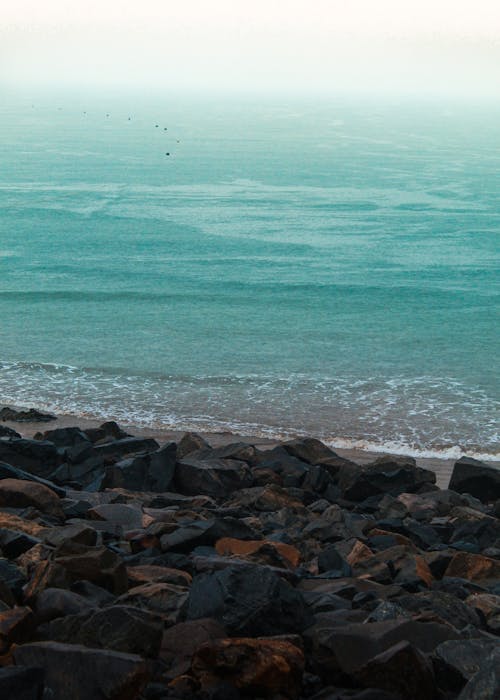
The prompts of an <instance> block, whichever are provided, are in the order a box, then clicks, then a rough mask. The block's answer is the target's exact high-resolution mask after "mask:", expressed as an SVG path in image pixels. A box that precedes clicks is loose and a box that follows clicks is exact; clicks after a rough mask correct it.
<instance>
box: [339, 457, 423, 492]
mask: <svg viewBox="0 0 500 700" xmlns="http://www.w3.org/2000/svg"><path fill="white" fill-rule="evenodd" d="M435 482H436V475H435V473H434V472H431V471H429V470H427V469H422V468H421V467H417V466H416V463H415V460H414V459H413V458H411V457H404V458H397V457H387V456H382V457H379V458H378V459H377V460H375V462H373V463H372V464H368V465H366V466H364V467H357V466H352V465H349V466H348V467H343V468H341V470H340V472H339V486H340V488H341V491H342V495H343V497H344V498H345V499H347V500H350V501H364V500H365V499H366V498H368V497H370V496H373V495H375V494H386V493H388V494H390V495H392V496H398V495H399V494H400V493H419V492H420V491H421V490H422V489H423V488H428V487H429V486H430V485H433V484H435Z"/></svg>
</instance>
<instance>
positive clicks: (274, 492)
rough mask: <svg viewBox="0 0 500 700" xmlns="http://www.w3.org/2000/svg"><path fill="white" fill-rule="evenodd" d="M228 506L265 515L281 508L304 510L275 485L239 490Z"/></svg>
mask: <svg viewBox="0 0 500 700" xmlns="http://www.w3.org/2000/svg"><path fill="white" fill-rule="evenodd" d="M228 505H231V506H241V507H243V508H245V507H247V508H252V509H255V510H257V511H260V512H265V513H272V512H275V511H277V510H281V509H282V508H290V509H292V510H295V511H297V510H304V504H303V503H302V502H301V501H300V500H298V499H297V498H296V497H295V496H293V495H291V494H290V493H288V491H286V489H283V488H281V487H279V486H277V485H276V484H271V485H270V486H256V487H251V488H247V489H241V490H240V491H239V493H238V494H237V496H236V497H235V498H233V499H232V500H231V501H230V502H229V504H228Z"/></svg>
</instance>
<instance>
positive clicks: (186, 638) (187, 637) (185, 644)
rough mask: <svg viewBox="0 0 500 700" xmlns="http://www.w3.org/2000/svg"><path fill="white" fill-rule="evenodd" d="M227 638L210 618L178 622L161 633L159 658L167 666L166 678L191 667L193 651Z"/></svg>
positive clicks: (222, 630) (221, 628)
mask: <svg viewBox="0 0 500 700" xmlns="http://www.w3.org/2000/svg"><path fill="white" fill-rule="evenodd" d="M226 636H227V632H226V630H225V629H224V627H222V625H221V624H220V623H219V622H217V621H216V620H212V619H210V618H207V619H201V620H191V621H189V622H179V623H178V624H177V625H173V627H169V628H168V629H167V630H165V631H164V633H163V639H162V643H161V650H160V658H161V659H162V660H163V661H164V662H165V663H167V665H168V671H167V674H168V677H169V678H175V677H176V676H180V675H181V674H183V673H186V672H187V671H188V670H189V668H190V667H191V659H192V657H193V654H194V653H195V651H197V650H198V649H199V648H200V647H201V646H202V644H205V643H206V642H213V641H214V640H216V639H221V638H223V637H226Z"/></svg>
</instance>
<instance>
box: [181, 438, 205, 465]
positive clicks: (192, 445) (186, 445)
mask: <svg viewBox="0 0 500 700" xmlns="http://www.w3.org/2000/svg"><path fill="white" fill-rule="evenodd" d="M209 449H210V445H209V444H208V442H207V441H206V440H205V439H204V438H202V437H201V435H198V434H197V433H184V435H183V436H182V438H181V440H180V442H179V444H178V445H177V459H178V460H179V461H182V459H183V457H185V456H186V455H188V454H191V453H192V452H196V450H209Z"/></svg>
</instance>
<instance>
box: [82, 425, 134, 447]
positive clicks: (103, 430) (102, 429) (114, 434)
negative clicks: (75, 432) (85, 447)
mask: <svg viewBox="0 0 500 700" xmlns="http://www.w3.org/2000/svg"><path fill="white" fill-rule="evenodd" d="M83 432H84V433H85V435H86V436H87V437H88V438H89V440H90V441H91V442H93V443H96V442H109V441H110V440H122V439H123V438H127V437H132V436H131V435H129V434H128V433H126V432H125V431H124V430H122V428H120V426H119V425H118V423H115V421H114V420H110V421H106V422H105V423H102V424H101V425H100V426H99V427H98V428H87V429H86V430H84V431H83Z"/></svg>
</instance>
